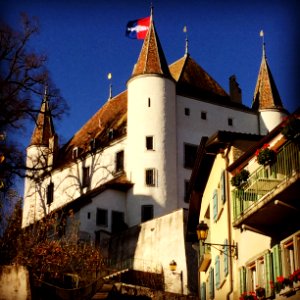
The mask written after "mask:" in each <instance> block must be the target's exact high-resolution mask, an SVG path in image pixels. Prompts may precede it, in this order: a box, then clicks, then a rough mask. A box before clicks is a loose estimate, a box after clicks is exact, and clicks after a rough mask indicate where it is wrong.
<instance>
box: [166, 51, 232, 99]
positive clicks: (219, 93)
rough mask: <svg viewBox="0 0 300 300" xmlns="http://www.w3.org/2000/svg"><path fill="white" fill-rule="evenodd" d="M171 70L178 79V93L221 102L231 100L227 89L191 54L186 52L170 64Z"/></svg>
mask: <svg viewBox="0 0 300 300" xmlns="http://www.w3.org/2000/svg"><path fill="white" fill-rule="evenodd" d="M170 72H171V74H172V76H173V78H174V79H175V80H176V81H177V86H176V90H177V93H178V94H180V95H183V96H191V97H196V98H204V99H207V100H213V101H216V100H217V101H219V102H221V103H229V102H230V97H229V95H228V94H227V93H226V92H225V90H224V89H223V88H222V87H221V86H220V85H219V84H218V83H217V82H216V81H215V80H214V79H213V78H212V77H211V76H210V75H209V74H208V73H207V72H206V71H205V70H204V69H203V68H201V67H200V66H199V65H198V64H197V63H196V62H195V61H194V60H193V59H192V58H191V57H190V55H188V54H186V55H184V56H183V57H182V58H181V59H179V60H177V61H176V62H174V63H173V64H172V65H170Z"/></svg>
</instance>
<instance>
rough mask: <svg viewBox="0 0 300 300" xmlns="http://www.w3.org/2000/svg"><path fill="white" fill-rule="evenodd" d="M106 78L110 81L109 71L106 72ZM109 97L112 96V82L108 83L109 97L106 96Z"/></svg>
mask: <svg viewBox="0 0 300 300" xmlns="http://www.w3.org/2000/svg"><path fill="white" fill-rule="evenodd" d="M107 79H108V80H110V82H111V79H112V74H111V73H108V74H107ZM111 98H112V84H111V83H110V84H109V97H108V99H111Z"/></svg>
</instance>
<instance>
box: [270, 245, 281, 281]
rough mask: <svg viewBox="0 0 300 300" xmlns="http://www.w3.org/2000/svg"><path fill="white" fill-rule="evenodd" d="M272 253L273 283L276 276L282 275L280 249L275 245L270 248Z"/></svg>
mask: <svg viewBox="0 0 300 300" xmlns="http://www.w3.org/2000/svg"><path fill="white" fill-rule="evenodd" d="M272 252H273V280H274V281H275V280H276V278H277V277H278V276H281V275H282V264H281V248H280V245H279V244H277V245H275V246H274V247H273V248H272Z"/></svg>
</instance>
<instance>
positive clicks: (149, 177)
mask: <svg viewBox="0 0 300 300" xmlns="http://www.w3.org/2000/svg"><path fill="white" fill-rule="evenodd" d="M145 176H146V185H147V186H155V169H147V170H146V174H145Z"/></svg>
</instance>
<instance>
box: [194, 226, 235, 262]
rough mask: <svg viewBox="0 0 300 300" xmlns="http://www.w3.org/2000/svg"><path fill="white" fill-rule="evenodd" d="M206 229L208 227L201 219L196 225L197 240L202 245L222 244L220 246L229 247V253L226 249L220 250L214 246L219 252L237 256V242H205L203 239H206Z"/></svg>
mask: <svg viewBox="0 0 300 300" xmlns="http://www.w3.org/2000/svg"><path fill="white" fill-rule="evenodd" d="M208 230H209V227H208V225H207V224H206V223H204V222H203V221H201V222H200V224H198V225H197V229H196V231H197V236H198V240H199V241H201V243H202V245H203V246H205V245H207V246H222V247H228V249H229V253H230V254H231V255H230V254H229V253H228V252H227V251H224V250H221V249H218V248H216V249H217V250H219V251H220V252H221V253H224V254H226V255H227V256H232V257H237V256H238V248H237V244H236V245H230V244H215V243H205V240H206V239H207V235H208Z"/></svg>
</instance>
